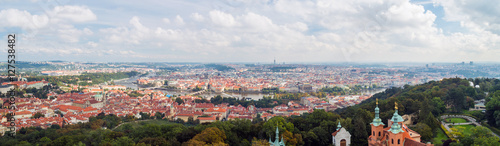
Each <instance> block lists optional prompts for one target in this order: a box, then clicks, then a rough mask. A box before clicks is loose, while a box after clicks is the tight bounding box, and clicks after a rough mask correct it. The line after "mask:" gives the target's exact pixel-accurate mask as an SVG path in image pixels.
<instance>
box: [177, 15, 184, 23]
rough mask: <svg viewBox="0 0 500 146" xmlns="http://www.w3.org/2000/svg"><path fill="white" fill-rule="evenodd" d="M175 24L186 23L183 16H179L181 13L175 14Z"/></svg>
mask: <svg viewBox="0 0 500 146" xmlns="http://www.w3.org/2000/svg"><path fill="white" fill-rule="evenodd" d="M175 24H177V25H184V24H185V23H184V19H182V17H181V16H179V15H177V16H175Z"/></svg>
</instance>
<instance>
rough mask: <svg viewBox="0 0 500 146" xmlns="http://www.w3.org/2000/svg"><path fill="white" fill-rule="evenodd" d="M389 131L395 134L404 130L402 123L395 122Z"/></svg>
mask: <svg viewBox="0 0 500 146" xmlns="http://www.w3.org/2000/svg"><path fill="white" fill-rule="evenodd" d="M389 132H392V133H394V134H398V133H400V132H404V131H403V129H401V125H399V124H398V123H393V124H392V126H391V129H389Z"/></svg>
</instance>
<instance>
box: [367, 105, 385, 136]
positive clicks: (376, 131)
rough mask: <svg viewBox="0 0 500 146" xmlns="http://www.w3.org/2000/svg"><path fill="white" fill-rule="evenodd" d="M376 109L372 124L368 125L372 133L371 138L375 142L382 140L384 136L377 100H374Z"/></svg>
mask: <svg viewBox="0 0 500 146" xmlns="http://www.w3.org/2000/svg"><path fill="white" fill-rule="evenodd" d="M376 100H377V101H376V107H375V118H373V122H372V123H370V125H371V128H372V132H371V134H372V135H371V138H372V139H373V140H375V141H377V140H380V139H382V137H383V136H384V126H385V125H384V123H382V119H380V117H379V114H380V109H379V108H378V98H377V99H376Z"/></svg>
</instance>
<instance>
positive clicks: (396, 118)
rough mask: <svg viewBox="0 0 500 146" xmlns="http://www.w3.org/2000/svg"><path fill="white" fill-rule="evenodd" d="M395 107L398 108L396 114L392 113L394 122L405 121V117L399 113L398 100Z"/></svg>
mask: <svg viewBox="0 0 500 146" xmlns="http://www.w3.org/2000/svg"><path fill="white" fill-rule="evenodd" d="M394 109H395V110H396V111H395V112H394V114H393V115H392V118H391V119H392V122H394V123H399V122H403V121H404V120H403V118H402V117H401V116H400V115H399V114H398V103H397V102H394Z"/></svg>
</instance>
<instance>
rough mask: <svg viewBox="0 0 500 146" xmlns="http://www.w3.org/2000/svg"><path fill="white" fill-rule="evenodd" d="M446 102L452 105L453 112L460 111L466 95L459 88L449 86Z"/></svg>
mask: <svg viewBox="0 0 500 146" xmlns="http://www.w3.org/2000/svg"><path fill="white" fill-rule="evenodd" d="M445 99H446V103H447V104H448V105H451V106H452V109H453V110H452V111H453V112H460V111H462V109H464V108H465V107H466V97H465V95H464V92H463V91H462V89H461V88H451V89H450V90H448V92H447V93H446V97H445Z"/></svg>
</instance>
